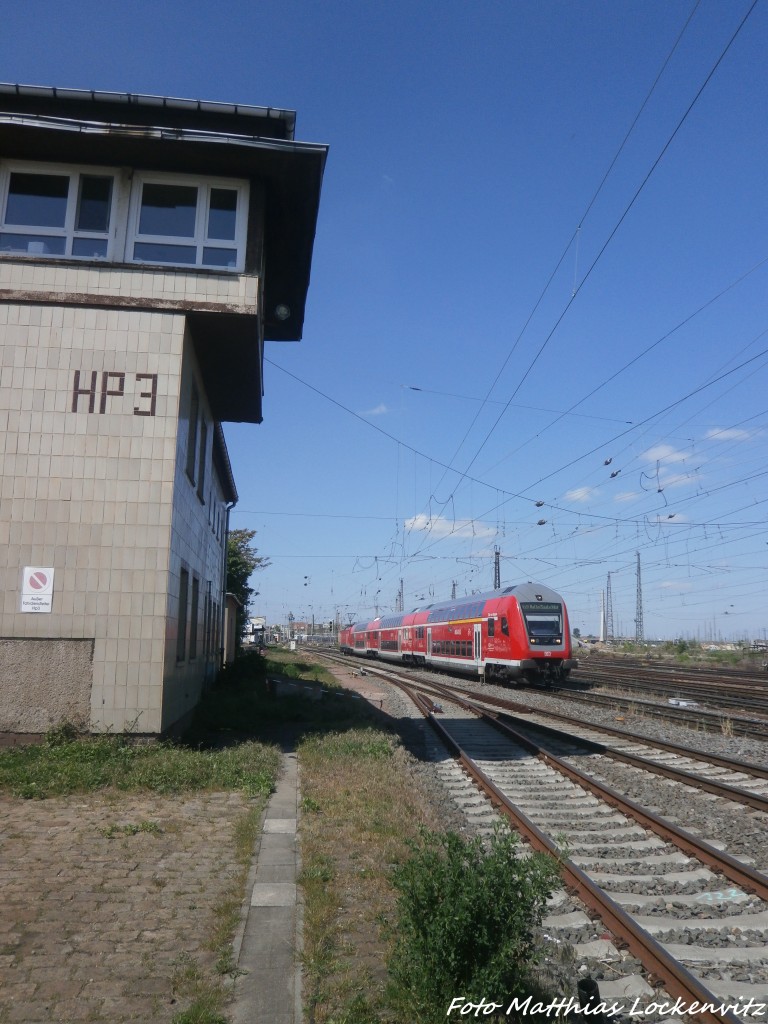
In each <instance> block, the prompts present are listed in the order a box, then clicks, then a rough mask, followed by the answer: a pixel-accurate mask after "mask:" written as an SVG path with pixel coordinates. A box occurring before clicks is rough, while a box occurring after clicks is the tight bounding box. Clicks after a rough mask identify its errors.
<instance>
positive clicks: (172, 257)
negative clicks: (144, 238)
mask: <svg viewBox="0 0 768 1024" xmlns="http://www.w3.org/2000/svg"><path fill="white" fill-rule="evenodd" d="M133 258H134V259H135V260H144V261H145V262H146V263H194V262H195V260H196V258H197V249H196V248H195V246H194V245H163V244H162V243H157V244H155V243H152V242H137V243H136V244H135V245H134V247H133Z"/></svg>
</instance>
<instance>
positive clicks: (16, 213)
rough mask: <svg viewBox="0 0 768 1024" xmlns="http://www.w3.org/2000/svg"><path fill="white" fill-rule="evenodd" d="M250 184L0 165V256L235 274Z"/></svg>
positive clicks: (240, 266) (104, 170) (242, 245)
mask: <svg viewBox="0 0 768 1024" xmlns="http://www.w3.org/2000/svg"><path fill="white" fill-rule="evenodd" d="M247 220H248V183H247V182H246V181H242V180H239V179H237V180H233V179H229V178H202V177H199V176H196V175H183V174H165V173H157V174H150V173H147V172H139V171H137V172H135V173H134V175H133V176H132V179H129V177H128V176H127V175H126V174H125V173H124V172H122V171H118V170H117V169H116V168H102V167H75V166H66V165H60V164H53V163H50V164H49V163H34V164H33V163H24V164H22V163H16V162H7V163H6V162H0V255H2V254H5V253H7V254H11V255H23V256H36V257H42V258H52V257H53V258H56V257H59V258H62V259H83V260H109V261H112V262H116V263H141V264H149V265H153V264H159V265H161V266H177V267H179V266H181V267H185V266H187V267H199V268H201V269H206V268H209V269H215V270H226V271H230V272H233V271H234V272H242V270H243V269H244V267H245V242H246V231H247Z"/></svg>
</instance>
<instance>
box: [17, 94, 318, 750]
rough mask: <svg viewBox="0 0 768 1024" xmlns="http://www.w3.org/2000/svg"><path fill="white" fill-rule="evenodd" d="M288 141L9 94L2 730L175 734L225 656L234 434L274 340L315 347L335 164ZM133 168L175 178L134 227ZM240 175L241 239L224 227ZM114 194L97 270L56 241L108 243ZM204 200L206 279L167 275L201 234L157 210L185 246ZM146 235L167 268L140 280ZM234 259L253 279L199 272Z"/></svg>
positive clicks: (176, 109) (192, 120)
mask: <svg viewBox="0 0 768 1024" xmlns="http://www.w3.org/2000/svg"><path fill="white" fill-rule="evenodd" d="M118 115H119V116H120V117H122V118H123V119H124V121H125V124H126V125H135V124H138V125H141V126H146V125H150V124H151V125H155V124H156V123H157V119H160V118H162V119H163V120H162V124H164V125H165V126H166V127H168V128H171V129H173V130H172V131H171V132H168V133H165V134H164V133H163V132H162V131H160V130H158V129H156V128H154V127H153V128H151V129H149V128H146V130H145V128H142V130H141V131H138V132H136V131H134V129H133V128H130V129H129V130H126V129H125V128H123V127H122V126H121V124H120V123H116V121H117V118H118ZM49 118H50V119H55V124H54V121H53V120H48V119H49ZM101 122H103V126H102V127H101V128H99V127H98V125H99V123H101ZM219 122H221V126H222V134H221V136H220V137H217V138H216V140H215V141H216V145H215V146H214V147H213V148H212V149H211V138H212V135H213V133H214V132H215V129H216V128H217V126H218V124H219ZM94 126H96V127H94ZM67 128H69V129H70V130H69V131H67ZM292 128H293V122H292V116H291V115H290V112H279V111H277V112H276V111H271V110H270V111H267V110H263V109H262V108H234V107H230V106H227V105H222V104H198V105H197V106H195V104H190V103H189V102H188V101H174V100H167V101H166V100H163V101H162V102H159V101H158V99H157V98H153V97H135V96H125V97H117V96H116V95H114V94H95V93H94V94H79V93H76V92H72V91H70V92H61V91H58V92H57V91H56V90H45V89H34V88H31V87H10V86H2V85H0V469H1V477H0V680H1V681H2V685H0V731H6V732H7V731H10V732H22V733H24V732H26V733H30V732H42V731H45V730H47V729H48V728H50V727H52V726H55V725H57V724H59V723H60V722H62V721H71V722H73V723H74V724H76V725H78V726H81V727H83V728H88V729H91V730H93V731H104V730H110V731H115V732H122V731H125V730H133V731H135V732H137V733H143V734H157V733H161V732H164V731H166V730H167V729H169V728H170V727H172V726H173V725H174V724H178V723H180V722H181V721H183V720H184V719H185V718H186V717H187V716H188V715H189V714H190V713H191V711H192V709H193V708H194V706H195V704H196V703H197V701H198V699H199V697H200V694H201V692H202V690H203V688H204V687H205V686H206V685H207V684H208V683H210V681H211V680H212V679H213V677H214V675H215V673H216V671H217V669H218V667H219V665H220V663H221V656H222V651H223V650H224V649H225V644H226V638H225V636H224V621H225V616H224V607H225V583H226V557H225V552H226V532H227V526H228V509H229V507H231V506H232V505H233V504H234V502H235V501H236V498H237V494H236V491H235V487H234V481H233V478H232V473H231V468H230V465H229V459H228V455H227V451H226V446H225V444H224V436H223V433H222V430H221V421H223V420H227V419H234V420H241V421H243V420H245V421H249V422H259V421H260V418H261V387H262V385H261V360H262V354H263V343H264V340H265V338H266V339H270V338H273V339H274V340H283V339H285V340H290V339H298V338H299V337H300V336H301V323H302V319H303V303H304V298H305V293H306V288H307V286H308V280H309V259H310V256H311V245H312V238H313V234H314V224H315V217H316V207H317V202H318V199H319V186H320V180H321V176H322V167H323V164H324V158H325V149H324V147H318V146H309V145H304V144H301V143H294V142H293V141H292ZM235 129H236V131H235ZM228 132H233V133H234V135H235V139H236V141H235V142H232V141H231V140H230V138H229V135H228ZM248 132H250V133H252V138H250V137H249V136H248V134H247V133H248ZM270 132H271V133H272V135H273V138H270V139H268V141H267V143H265V142H264V139H263V135H264V133H270ZM91 135H93V138H92V137H91ZM169 139H170V140H171V141H169ZM57 150H61V153H59V152H57ZM81 153H82V156H81ZM57 158H60V159H61V160H62V164H61V165H59V164H57V162H56V161H57ZM78 160H79V161H80V166H79V170H76V171H75V172H72V168H73V167H77V166H78V165H77V164H76V161H78ZM212 161H213V162H212ZM111 164H114V165H115V167H119V168H120V169H119V170H115V171H114V174H113V172H112V171H110V170H109V166H110V165H111ZM90 165H95V166H96V170H94V171H90V170H89V166H90ZM158 166H159V167H161V170H160V171H157V170H156V168H157V167H158ZM131 167H136V168H138V169H141V168H142V167H145V168H146V167H149V168H152V170H151V171H150V170H145V171H142V172H141V173H142V174H144V177H145V178H146V179H147V180H150V179H152V180H154V178H155V177H156V178H157V179H158V181H159V182H160V184H158V185H155V186H153V187H154V188H155V193H153V195H154V197H155V198H153V199H152V201H151V203H150V200H148V199H146V198H145V197H142V195H141V194H140V195H139V197H138V200H139V202H140V203H141V205H140V207H137V206H136V203H137V199H136V194H135V193H134V192H131V198H130V203H131V204H132V206H131V209H133V210H136V209H137V208H138V209H139V214H136V213H135V212H134V213H133V214H132V215H131V216H132V217H133V220H132V221H131V220H130V218H129V216H128V213H127V210H128V203H129V191H128V190H129V189H130V188H132V187H133V186H132V185H131V184H130V183H131V180H132V175H131V174H130V173H129V172H128V171H127V170H126V168H131ZM57 168H59V169H58V170H57ZM62 168H63V169H62ZM176 172H178V174H176ZM287 172H290V175H289V178H288V179H287V180H288V184H287V185H286V184H285V180H286V179H285V176H286V173H287ZM72 173H74V174H75V176H74V177H71V175H72ZM57 174H58V178H57V177H56V175H57ZM173 174H176V177H172V175H173ZM195 174H196V175H197V178H194V177H193V175H195ZM68 175H70V178H68V177H67V176H68ZM110 175H113V176H112V177H110ZM184 175H185V176H186V177H183V176H184ZM213 175H215V177H213ZM140 176H141V175H139V177H140ZM206 176H207V177H206ZM291 176H292V177H291ZM230 179H231V180H232V181H233V182H234V181H237V182H240V184H239V185H238V186H237V189H239V191H238V196H239V197H240V198H238V204H239V205H238V207H237V211H238V212H237V217H238V239H239V241H238V242H237V243H235V242H232V243H229V242H227V241H226V239H227V238H229V237H230V236H229V235H228V234H226V232H223V231H222V228H221V224H222V223H225V222H226V220H227V217H232V216H234V214H233V213H232V210H233V209H234V207H233V206H232V201H231V196H232V195H234V192H235V186H234V185H233V186H232V187H230V186H229V185H228V182H229V180H230ZM67 180H69V181H70V185H69V199H64V200H62V202H67V203H69V207H68V210H69V212H68V213H67V225H68V226H65V225H64V220H63V215H62V220H61V226H60V227H57V225H56V220H55V216H54V215H53V214H50V210H52V209H53V208H54V207H55V205H56V202H57V201H58V191H60V190H61V188H64V191H65V193H66V187H67V186H66V184H65V185H63V186H62V185H61V184H60V183H61V182H62V181H64V182H66V181H67ZM83 181H86V182H92V183H93V182H95V183H96V185H95V186H89V187H91V192H92V194H93V195H96V202H95V205H94V201H93V196H92V197H91V198H92V202H91V206H90V208H87V209H85V214H82V210H81V207H83V208H85V207H84V206H83V203H82V196H83V195H84V194H85V193H84V192H82V188H83V187H84V186H83V185H82V184H78V183H79V182H80V183H81V182H83ZM105 181H108V182H112V183H113V184H111V185H109V188H111V189H112V190H113V193H111V195H112V198H111V199H110V200H109V202H110V203H111V213H110V224H109V234H107V229H106V228H103V229H100V230H101V231H102V235H103V241H101V242H98V241H97V243H94V245H96V244H101V245H102V246H103V247H104V248H103V252H102V254H101V257H102V258H100V259H97V258H94V257H95V256H98V255H99V254H98V253H96V254H94V253H91V252H89V255H88V258H85V259H77V258H75V257H76V255H77V250H76V248H74V247H73V248H72V251H71V253H70V252H69V249H66V250H64V249H62V248H61V246H63V245H64V244H65V243H63V242H61V235H62V232H64V231H66V232H68V233H69V242H67V243H66V244H67V245H70V246H71V245H73V243H72V238H73V237H75V239H76V240H77V237H78V231H79V230H80V229H81V228H82V223H80V221H81V220H82V222H83V223H85V224H86V228H85V233H86V235H87V241H88V245H89V246H91V241H90V239H91V238H92V237H94V230H93V227H92V224H93V218H94V216H95V214H94V210H96V214H98V204H99V202H102V205H103V203H105V202H106V200H103V199H101V198H100V196H101V195H105V194H106V193H105V192H104V189H105V185H104V182H105ZM166 181H170V182H171V184H170V185H167V184H166ZM179 181H181V184H178V183H177V182H179ZM73 182H74V184H72V183H73ZM190 182H191V185H190V184H189V183H190ZM243 182H245V183H246V184H243ZM142 187H146V186H142ZM120 188H122V189H123V194H122V197H121V196H120V195H118V192H119V189H120ZM73 189H74V190H75V191H73ZM99 189H101V190H102V191H101V193H99V191H98V190H99ZM57 190H58V191H57ZM174 190H175V192H174ZM185 190H186V191H185ZM147 194H148V193H147ZM189 194H196V195H198V197H199V196H206V197H207V198H206V199H205V204H207V205H201V204H200V201H198V207H197V209H198V212H197V215H196V216H197V220H196V224H197V227H196V228H195V230H196V232H197V234H198V236H199V237H201V238H202V239H203V240H202V241H200V242H198V248H197V250H196V251H197V254H198V255H197V261H198V263H200V264H202V265H199V266H191V267H189V266H175V265H170V264H173V263H174V261H175V254H179V253H184V252H187V253H188V252H189V251H190V250H189V249H188V248H187V249H186V250H185V248H184V246H183V245H182V244H180V243H181V242H184V239H181V240H178V239H176V238H171V239H170V240H169V239H168V238H165V239H160V240H159V241H157V240H154V241H153V239H152V238H150V240H149V242H147V241H146V236H147V232H148V231H149V230H150V229H148V228H147V227H146V225H145V224H144V220H143V217H144V214H145V212H146V211H148V212H147V217H148V218H149V217H150V215H151V216H152V217H155V219H156V220H157V221H158V222H160V221H162V225H163V226H162V229H160V228H157V227H154V228H152V230H154V232H155V234H156V235H171V234H173V232H172V230H171V229H170V228H168V227H167V226H166V225H167V224H171V223H172V219H173V217H174V216H176V215H177V213H178V210H177V209H173V207H174V204H176V206H177V207H179V208H182V210H181V212H182V214H184V210H183V207H184V203H185V197H186V196H187V195H189ZM169 195H170V196H171V201H168V196H169ZM77 196H79V197H80V198H77V204H78V206H77V213H76V215H75V217H76V219H75V220H74V221H73V220H72V216H73V214H72V208H73V204H74V199H73V197H77ZM158 196H159V198H157V197H158ZM178 196H181V200H178ZM244 196H245V197H248V202H249V205H248V207H247V208H246V209H245V210H244V209H243V198H242V197H244ZM85 206H87V204H85ZM209 209H210V210H211V211H213V212H211V213H209V212H208V211H209ZM169 210H170V213H169V212H168V211H169ZM30 211H32V212H31V213H30ZM46 211H48V212H46ZM201 211H203V213H204V215H205V217H206V218H210V219H209V220H207V222H206V223H207V225H208V226H207V227H203V228H202V229H201V228H200V224H201V220H200V218H201V216H202V215H203V213H201ZM54 214H55V210H54ZM81 214H82V216H81ZM89 217H90V218H91V227H90V228H89V227H88V223H87V222H88V218H89ZM216 217H218V221H217V220H216ZM245 217H247V232H246V221H245V219H244V218H245ZM25 218H26V219H25ZM46 218H48V219H46ZM121 218H122V221H121ZM168 218H170V219H168ZM131 224H133V227H132V228H131V226H130V225H131ZM19 225H21V227H19ZM28 225H32V226H31V227H29V226H28ZM50 225H53V227H51V226H50ZM57 230H58V231H59V236H58V239H57V237H56V235H55V233H56V231H57ZM89 231H90V234H88V232H89ZM131 231H133V234H134V236H135V237H136V238H137V239H141V238H143V239H144V240H143V241H141V245H142V246H143V247H144V248H143V250H142V256H143V257H144V258H145V259H146V255H145V254H146V252H148V251H149V252H153V253H154V252H157V253H158V254H159V262H158V264H157V265H147V264H146V263H141V264H139V263H138V259H137V254H138V253H139V243H138V242H137V245H136V249H135V251H134V250H133V248H132V242H131ZM201 231H202V234H201ZM142 232H143V235H142ZM270 233H271V234H270ZM80 234H81V235H82V234H83V231H82V230H80ZM177 234H183V232H181V231H178V232H177ZM233 237H234V236H233ZM41 239H42V240H41ZM126 239H127V240H126ZM222 239H224V240H225V241H222ZM49 242H50V243H51V244H50V245H49V244H48V243H49ZM235 244H237V245H238V246H239V248H238V249H237V262H236V263H235V262H234V260H233V262H230V263H229V269H224V268H222V269H218V268H217V267H216V268H210V267H209V268H208V269H206V267H205V265H204V264H205V262H206V260H207V261H208V262H209V263H211V262H217V261H224V260H225V259H229V258H230V257H229V256H228V255H226V256H224V255H222V254H229V253H234V252H235V250H234V248H227V246H232V247H234V246H235ZM206 246H207V247H206ZM217 246H218V248H217ZM57 253H58V254H59V257H58V258H57V255H56V254H57ZM68 253H69V255H67V254H68ZM116 253H118V254H119V255H117V256H116V255H115V254H116ZM169 253H170V254H171V255H169ZM107 257H108V258H107ZM134 259H136V262H132V261H133V260H134ZM180 260H181V262H184V261H185V260H188V257H187V256H186V255H184V256H182V257H180ZM270 268H271V273H270ZM265 279H266V280H271V281H272V285H271V288H272V292H270V289H269V287H266V288H265V284H264V281H265ZM278 301H280V302H281V303H282V305H278V304H277V303H278ZM265 302H266V303H270V304H271V308H274V309H275V310H277V311H278V312H277V313H276V315H275V316H273V317H272V320H271V322H270V312H269V310H267V309H265ZM289 304H290V305H289ZM291 308H292V312H291ZM286 311H287V312H286ZM286 321H287V322H286ZM33 568H34V569H41V570H50V569H53V571H54V581H53V595H52V598H51V600H50V605H49V610H45V611H30V610H28V609H29V602H28V601H26V600H25V599H24V598H23V595H22V591H23V585H24V582H25V580H26V581H27V585H28V586H29V585H31V584H30V583H29V577H30V570H31V569H33ZM33 582H34V581H33Z"/></svg>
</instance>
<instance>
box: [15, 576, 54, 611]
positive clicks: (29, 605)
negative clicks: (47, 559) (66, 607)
mask: <svg viewBox="0 0 768 1024" xmlns="http://www.w3.org/2000/svg"><path fill="white" fill-rule="evenodd" d="M52 608H53V569H48V568H43V569H41V568H39V567H38V566H25V567H24V572H23V576H22V583H21V608H20V611H22V612H50V611H51V610H52Z"/></svg>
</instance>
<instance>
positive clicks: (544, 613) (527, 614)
mask: <svg viewBox="0 0 768 1024" xmlns="http://www.w3.org/2000/svg"><path fill="white" fill-rule="evenodd" d="M520 609H521V611H522V613H523V617H524V618H525V625H526V628H527V630H528V639H529V640H530V642H531V643H532V644H537V643H538V644H561V643H562V642H563V609H562V606H561V605H559V604H533V603H528V602H526V603H521V605H520Z"/></svg>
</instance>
